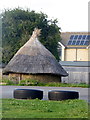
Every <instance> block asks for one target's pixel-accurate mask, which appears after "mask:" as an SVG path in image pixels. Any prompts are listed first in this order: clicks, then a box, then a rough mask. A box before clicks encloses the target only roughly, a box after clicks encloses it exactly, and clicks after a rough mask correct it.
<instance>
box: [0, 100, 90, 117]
mask: <svg viewBox="0 0 90 120" xmlns="http://www.w3.org/2000/svg"><path fill="white" fill-rule="evenodd" d="M2 106H3V107H2V116H3V118H29V119H30V118H34V119H35V118H88V103H87V102H86V101H84V100H77V99H75V100H64V101H49V100H38V99H35V100H16V99H2Z"/></svg>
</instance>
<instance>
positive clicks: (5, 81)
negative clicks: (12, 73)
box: [2, 78, 14, 85]
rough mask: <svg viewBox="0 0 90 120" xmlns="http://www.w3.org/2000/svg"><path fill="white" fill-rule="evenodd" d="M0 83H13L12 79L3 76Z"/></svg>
mask: <svg viewBox="0 0 90 120" xmlns="http://www.w3.org/2000/svg"><path fill="white" fill-rule="evenodd" d="M2 83H5V84H6V85H13V84H14V82H13V81H11V80H9V79H5V78H3V79H2Z"/></svg>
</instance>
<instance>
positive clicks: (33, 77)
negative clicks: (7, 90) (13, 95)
mask: <svg viewBox="0 0 90 120" xmlns="http://www.w3.org/2000/svg"><path fill="white" fill-rule="evenodd" d="M9 79H10V80H11V81H13V82H14V83H15V84H17V83H19V82H20V81H21V80H26V79H31V80H38V81H40V82H44V83H47V82H61V77H60V76H56V75H43V74H40V75H39V74H38V75H27V74H14V73H10V74H9Z"/></svg>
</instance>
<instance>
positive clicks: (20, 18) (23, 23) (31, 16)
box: [2, 8, 61, 63]
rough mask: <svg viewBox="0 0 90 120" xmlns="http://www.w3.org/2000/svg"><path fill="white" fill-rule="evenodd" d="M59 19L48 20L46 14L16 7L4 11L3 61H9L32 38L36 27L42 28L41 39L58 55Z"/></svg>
mask: <svg viewBox="0 0 90 120" xmlns="http://www.w3.org/2000/svg"><path fill="white" fill-rule="evenodd" d="M57 23H58V21H57V20H48V16H47V15H46V14H43V13H42V12H41V13H36V12H35V11H29V10H28V9H27V10H22V9H20V8H16V9H13V10H5V12H3V13H2V47H3V50H2V53H3V55H2V61H3V62H4V63H8V62H9V60H10V59H11V58H12V57H13V55H14V54H15V53H16V52H17V50H18V49H19V48H20V47H21V46H22V45H24V44H25V42H26V41H27V40H28V39H29V38H30V36H31V34H32V32H33V30H34V28H36V27H37V28H39V29H41V36H40V41H41V43H42V44H43V45H44V46H45V47H46V48H47V49H49V50H50V51H51V52H52V54H53V55H54V56H55V57H56V58H57V59H59V57H58V51H57V47H58V42H59V41H60V39H61V38H60V28H59V27H58V26H57Z"/></svg>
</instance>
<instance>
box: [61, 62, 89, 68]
mask: <svg viewBox="0 0 90 120" xmlns="http://www.w3.org/2000/svg"><path fill="white" fill-rule="evenodd" d="M59 63H60V64H61V65H62V66H74V67H90V61H60V62H59Z"/></svg>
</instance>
